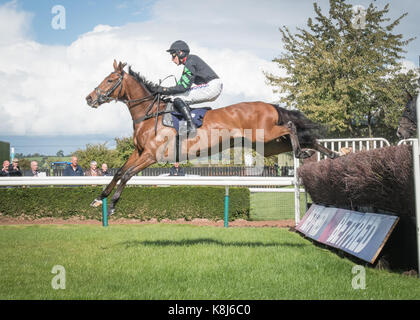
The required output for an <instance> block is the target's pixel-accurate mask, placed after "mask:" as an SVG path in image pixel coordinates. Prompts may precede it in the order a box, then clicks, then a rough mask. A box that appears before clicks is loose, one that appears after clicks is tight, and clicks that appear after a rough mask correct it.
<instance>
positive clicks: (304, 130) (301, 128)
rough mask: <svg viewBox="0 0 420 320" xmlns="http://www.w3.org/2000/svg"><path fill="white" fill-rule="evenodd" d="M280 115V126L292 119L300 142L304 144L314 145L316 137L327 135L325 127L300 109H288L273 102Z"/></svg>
mask: <svg viewBox="0 0 420 320" xmlns="http://www.w3.org/2000/svg"><path fill="white" fill-rule="evenodd" d="M273 106H274V108H276V110H277V113H278V115H279V119H278V122H277V124H278V125H279V126H284V125H287V123H288V122H289V121H292V122H293V123H294V125H295V126H296V131H297V134H298V138H299V142H300V143H301V144H302V146H303V145H312V144H313V143H315V141H316V139H320V138H321V137H322V136H324V135H325V128H324V127H323V126H321V125H319V124H317V123H315V122H313V121H312V120H310V119H308V118H307V117H306V116H305V115H304V114H303V113H302V112H301V111H299V110H286V109H284V108H282V107H280V106H278V105H275V104H273Z"/></svg>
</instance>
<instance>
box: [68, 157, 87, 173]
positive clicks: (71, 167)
mask: <svg viewBox="0 0 420 320" xmlns="http://www.w3.org/2000/svg"><path fill="white" fill-rule="evenodd" d="M78 161H79V160H78V159H77V157H75V156H73V157H71V164H68V165H67V166H66V168H65V169H64V173H63V176H84V173H83V170H82V167H81V166H79V165H78V164H77V163H78Z"/></svg>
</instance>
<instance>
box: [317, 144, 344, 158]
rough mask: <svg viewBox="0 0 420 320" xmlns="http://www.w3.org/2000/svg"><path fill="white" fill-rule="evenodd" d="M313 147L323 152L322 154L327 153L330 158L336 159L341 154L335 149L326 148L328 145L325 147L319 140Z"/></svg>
mask: <svg viewBox="0 0 420 320" xmlns="http://www.w3.org/2000/svg"><path fill="white" fill-rule="evenodd" d="M313 148H314V149H315V150H316V151H319V152H321V153H322V154H325V155H326V156H327V157H328V158H330V159H335V158H338V157H339V156H340V154H339V153H337V152H335V151H332V150H330V149H328V148H326V147H324V146H322V145H321V144H320V143H318V142H316V143H315V144H314V146H313Z"/></svg>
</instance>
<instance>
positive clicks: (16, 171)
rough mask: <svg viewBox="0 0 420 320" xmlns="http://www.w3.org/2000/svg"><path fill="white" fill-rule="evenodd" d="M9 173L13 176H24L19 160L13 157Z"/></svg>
mask: <svg viewBox="0 0 420 320" xmlns="http://www.w3.org/2000/svg"><path fill="white" fill-rule="evenodd" d="M9 174H10V176H11V177H21V176H23V174H22V170H20V167H19V160H18V159H16V158H15V159H13V161H12V164H11V165H10V166H9Z"/></svg>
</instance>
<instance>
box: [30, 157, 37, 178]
mask: <svg viewBox="0 0 420 320" xmlns="http://www.w3.org/2000/svg"><path fill="white" fill-rule="evenodd" d="M29 176H31V177H38V176H39V171H38V162H37V161H35V160H34V161H31V172H30V173H29Z"/></svg>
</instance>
